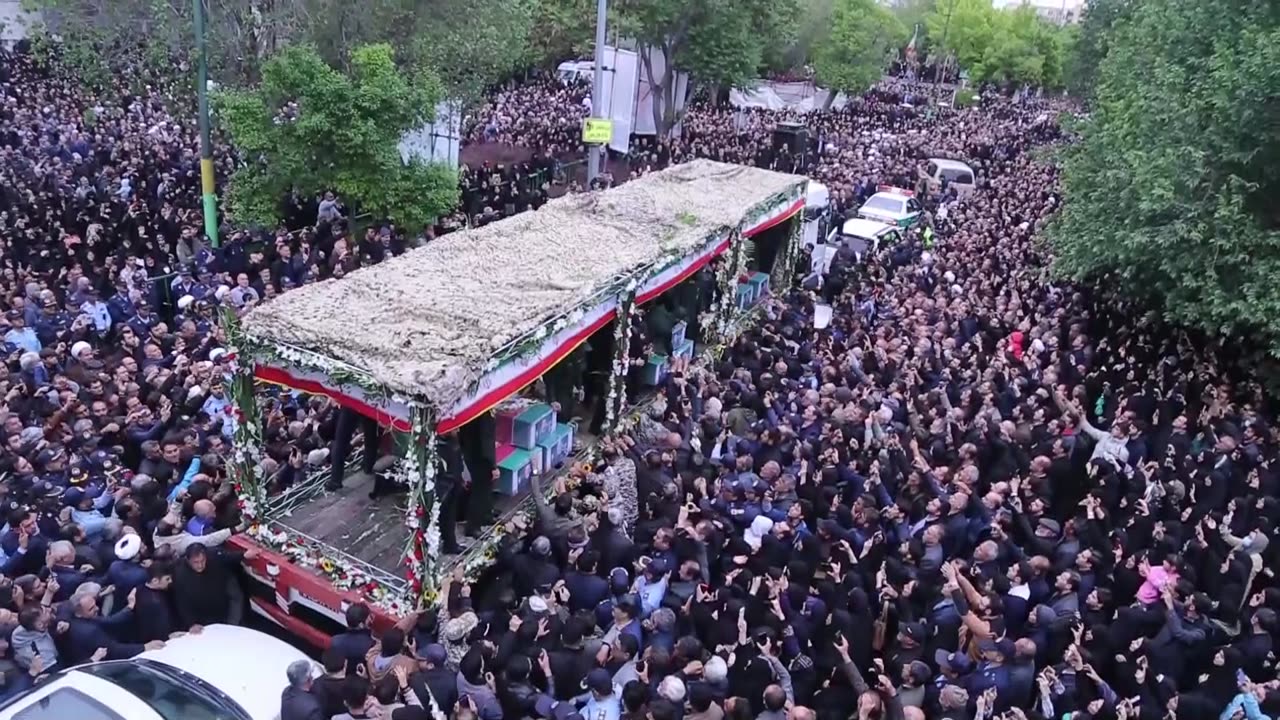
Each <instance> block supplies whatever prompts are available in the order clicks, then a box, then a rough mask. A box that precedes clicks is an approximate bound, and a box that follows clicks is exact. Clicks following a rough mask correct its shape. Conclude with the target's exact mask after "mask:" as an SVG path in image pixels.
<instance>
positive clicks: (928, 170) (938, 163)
mask: <svg viewBox="0 0 1280 720" xmlns="http://www.w3.org/2000/svg"><path fill="white" fill-rule="evenodd" d="M920 177H921V178H923V179H924V180H925V181H927V182H928V183H929V190H930V191H931V192H938V191H940V190H941V189H942V181H943V179H944V178H945V179H946V181H947V186H948V187H955V189H956V192H957V193H959V195H960V196H961V197H964V196H965V195H968V194H969V193H971V192H973V190H974V188H975V187H976V184H975V182H974V174H973V168H971V167H969V166H968V165H966V164H965V163H962V162H960V161H959V160H947V159H945V158H929V162H928V163H926V164H925V165H924V166H922V167H921V168H920Z"/></svg>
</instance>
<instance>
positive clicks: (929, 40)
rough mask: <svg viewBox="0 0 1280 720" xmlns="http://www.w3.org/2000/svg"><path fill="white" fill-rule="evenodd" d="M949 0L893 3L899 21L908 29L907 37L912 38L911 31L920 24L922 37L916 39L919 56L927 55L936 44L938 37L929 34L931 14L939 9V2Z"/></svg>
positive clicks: (900, 0) (912, 0) (893, 9)
mask: <svg viewBox="0 0 1280 720" xmlns="http://www.w3.org/2000/svg"><path fill="white" fill-rule="evenodd" d="M948 1H949V0H899V2H896V3H893V7H892V12H893V14H894V17H896V18H898V22H901V23H902V26H903V27H905V28H906V29H907V37H908V38H910V36H911V33H912V32H914V31H915V27H916V25H919V26H920V37H919V38H918V39H917V41H916V53H917V56H918V57H922V58H923V57H926V56H928V55H929V52H930V50H931V49H932V48H933V46H934V45H935V44H936V42H937V40H938V38H935V37H933V36H932V35H930V34H929V23H928V18H929V15H931V14H933V13H935V12H937V11H938V3H939V2H948Z"/></svg>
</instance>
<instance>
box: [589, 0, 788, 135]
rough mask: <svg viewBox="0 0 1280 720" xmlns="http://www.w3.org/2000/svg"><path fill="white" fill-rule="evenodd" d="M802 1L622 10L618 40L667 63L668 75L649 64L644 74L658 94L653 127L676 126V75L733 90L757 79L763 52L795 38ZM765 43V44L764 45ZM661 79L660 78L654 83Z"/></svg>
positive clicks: (658, 2) (680, 1)
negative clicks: (672, 98) (685, 74)
mask: <svg viewBox="0 0 1280 720" xmlns="http://www.w3.org/2000/svg"><path fill="white" fill-rule="evenodd" d="M797 2H798V0H635V2H631V3H626V4H623V5H621V6H620V7H619V8H618V13H617V15H616V17H615V18H614V20H615V23H614V24H615V25H616V27H617V30H618V32H619V34H620V35H622V36H624V37H633V38H635V39H636V41H637V42H638V44H639V45H640V49H641V50H643V51H645V52H646V53H647V52H648V50H650V49H652V50H653V51H655V52H657V53H659V54H660V55H661V56H662V57H664V58H665V59H666V61H667V72H664V73H656V72H654V70H653V68H651V67H650V66H649V64H648V63H642V69H641V72H642V73H644V77H645V79H646V80H648V81H649V82H650V83H651V84H652V85H653V87H654V89H655V94H656V96H657V97H658V98H659V102H657V103H655V105H654V114H655V121H657V126H658V128H659V131H660V132H665V131H666V129H667V128H670V127H671V125H672V124H673V123H674V121H675V112H674V109H673V108H672V106H671V103H670V94H671V92H672V86H673V80H674V73H673V69H678V70H681V71H684V72H688V73H689V75H690V77H691V78H692V80H693V82H696V83H702V84H708V85H718V86H732V85H740V84H741V83H743V82H744V81H746V80H748V79H750V78H753V77H755V75H756V73H757V71H758V70H759V68H760V67H761V65H762V64H763V62H764V60H765V53H764V49H763V48H764V46H766V45H769V44H777V45H779V46H785V45H786V44H787V43H789V42H790V41H791V38H792V37H793V36H794V33H795V16H796V7H797ZM762 39H763V40H762ZM655 75H657V77H655Z"/></svg>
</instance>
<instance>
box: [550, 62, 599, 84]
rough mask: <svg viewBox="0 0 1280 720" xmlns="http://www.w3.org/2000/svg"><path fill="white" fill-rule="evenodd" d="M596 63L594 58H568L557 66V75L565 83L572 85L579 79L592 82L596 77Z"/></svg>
mask: <svg viewBox="0 0 1280 720" xmlns="http://www.w3.org/2000/svg"><path fill="white" fill-rule="evenodd" d="M595 69H596V64H595V62H594V61H592V60H566V61H564V62H562V63H560V64H559V65H557V66H556V76H557V77H559V78H560V82H562V83H564V84H565V85H572V84H573V83H576V82H578V81H579V80H585V81H586V82H591V79H592V78H593V77H595Z"/></svg>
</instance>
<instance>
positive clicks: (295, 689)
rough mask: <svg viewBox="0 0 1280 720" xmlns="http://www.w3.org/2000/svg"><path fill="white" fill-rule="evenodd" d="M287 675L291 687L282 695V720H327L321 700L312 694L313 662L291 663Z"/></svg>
mask: <svg viewBox="0 0 1280 720" xmlns="http://www.w3.org/2000/svg"><path fill="white" fill-rule="evenodd" d="M285 675H286V677H288V678H289V687H287V688H285V689H284V692H283V693H281V695H280V720H325V718H326V717H327V716H326V715H325V714H324V709H323V708H322V707H321V705H320V699H319V698H317V697H316V696H315V695H313V694H312V693H311V661H310V660H295V661H293V662H292V663H289V667H288V669H287V670H285Z"/></svg>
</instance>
